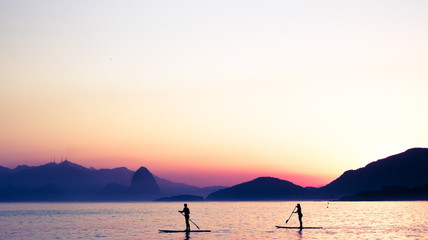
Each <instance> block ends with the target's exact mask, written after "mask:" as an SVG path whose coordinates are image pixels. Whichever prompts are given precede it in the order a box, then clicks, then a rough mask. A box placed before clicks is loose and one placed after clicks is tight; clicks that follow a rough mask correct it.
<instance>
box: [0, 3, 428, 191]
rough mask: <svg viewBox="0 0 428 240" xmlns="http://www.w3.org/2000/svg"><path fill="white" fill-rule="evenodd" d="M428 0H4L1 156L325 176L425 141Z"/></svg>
mask: <svg viewBox="0 0 428 240" xmlns="http://www.w3.org/2000/svg"><path fill="white" fill-rule="evenodd" d="M427 13H428V1H405V0H403V1H390V0H388V1H356V0H355V1H347V0H341V1H339V0H337V1H319V0H314V1H279V0H278V1H248V0H242V1H233V0H224V1H222V0H219V1H201V0H195V1H186V0H184V1H177V0H174V1H158V0H156V1H101V0H99V1H87V0H82V1H74V0H73V1H61V0H60V1H58V0H52V1H37V0H36V1H34V0H28V1H25V0H23V1H9V0H0V34H1V37H0V165H1V166H5V167H9V168H14V167H16V166H17V165H20V164H26V165H32V166H34V165H40V164H45V163H48V162H49V161H52V160H53V159H55V160H56V161H59V160H61V158H65V157H67V158H68V159H69V160H70V161H72V162H74V163H77V164H80V165H83V166H85V167H95V168H97V169H98V168H113V167H121V166H124V167H127V168H129V169H131V170H137V169H138V167H139V166H145V167H147V168H148V169H149V170H150V171H151V172H152V173H153V174H155V175H157V176H160V177H163V178H167V179H169V180H172V181H176V182H185V183H188V184H192V185H196V186H208V185H229V186H230V185H234V184H237V183H241V182H243V181H248V180H251V179H253V178H256V177H259V176H272V177H278V178H281V179H285V180H289V181H292V182H294V183H296V184H299V185H302V186H321V185H324V184H326V183H328V182H330V181H332V180H334V179H335V178H337V177H338V176H340V174H342V173H343V172H344V171H346V170H349V169H356V168H359V167H363V166H365V165H366V164H368V163H369V162H372V161H375V160H377V159H380V158H384V157H387V156H389V155H392V154H396V153H400V152H403V151H405V150H406V149H408V148H412V147H428V14H427Z"/></svg>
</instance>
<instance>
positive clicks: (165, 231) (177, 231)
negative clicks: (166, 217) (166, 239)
mask: <svg viewBox="0 0 428 240" xmlns="http://www.w3.org/2000/svg"><path fill="white" fill-rule="evenodd" d="M159 232H162V233H179V232H211V230H190V231H186V230H159Z"/></svg>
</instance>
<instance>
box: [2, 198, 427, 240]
mask: <svg viewBox="0 0 428 240" xmlns="http://www.w3.org/2000/svg"><path fill="white" fill-rule="evenodd" d="M181 204H182V203H49V204H48V203H45V204H40V203H37V204H35V203H25V204H24V203H20V204H19V203H7V204H1V203H0V229H2V231H0V239H12V240H13V239H54V238H62V239H78V238H84V239H93V238H97V237H99V236H105V237H107V238H112V239H159V240H163V239H168V240H182V239H190V238H191V234H193V235H194V236H193V238H194V239H198V240H207V239H220V240H222V239H331V238H336V239H347V240H353V239H358V238H365V239H424V238H425V236H428V228H426V226H427V225H428V202H334V204H329V207H328V208H326V204H325V202H301V204H302V206H303V207H304V211H305V225H306V226H319V227H323V229H303V230H290V229H288V230H285V231H284V230H281V229H276V227H275V225H281V224H284V222H285V220H286V219H287V218H288V217H289V215H290V209H292V208H293V207H294V206H295V205H296V202H195V203H192V218H193V219H194V221H195V222H197V223H198V225H199V226H200V227H201V229H210V230H212V232H211V233H185V234H184V235H183V234H181V233H178V234H159V231H158V230H159V229H181V228H182V225H183V217H182V216H180V215H179V214H172V213H176V211H177V210H176V209H177V206H180V205H181ZM112 216H114V217H112ZM288 226H292V227H298V226H299V221H298V218H297V217H296V216H294V217H292V218H291V219H290V221H289V222H288ZM303 231H304V232H305V233H303Z"/></svg>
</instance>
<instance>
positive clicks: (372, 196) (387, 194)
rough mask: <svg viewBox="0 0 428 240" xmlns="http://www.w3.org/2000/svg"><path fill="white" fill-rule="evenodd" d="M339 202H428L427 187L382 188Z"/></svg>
mask: <svg viewBox="0 0 428 240" xmlns="http://www.w3.org/2000/svg"><path fill="white" fill-rule="evenodd" d="M339 200H340V201H416V200H428V185H424V186H421V187H413V188H406V187H399V186H391V187H382V189H381V190H375V191H364V192H360V193H357V194H355V195H352V196H345V197H342V198H340V199H339Z"/></svg>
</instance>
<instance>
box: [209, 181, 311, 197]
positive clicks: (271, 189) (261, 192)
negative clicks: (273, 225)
mask: <svg viewBox="0 0 428 240" xmlns="http://www.w3.org/2000/svg"><path fill="white" fill-rule="evenodd" d="M308 194H309V193H308V192H307V190H305V188H303V187H300V186H297V185H295V184H293V183H291V182H289V181H285V180H281V179H278V178H273V177H259V178H256V179H254V180H252V181H249V182H245V183H241V184H238V185H235V186H232V187H230V188H226V189H222V190H219V191H216V192H213V193H211V194H210V195H208V197H207V200H210V201H263V200H297V199H302V198H305V197H306V195H308Z"/></svg>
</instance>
